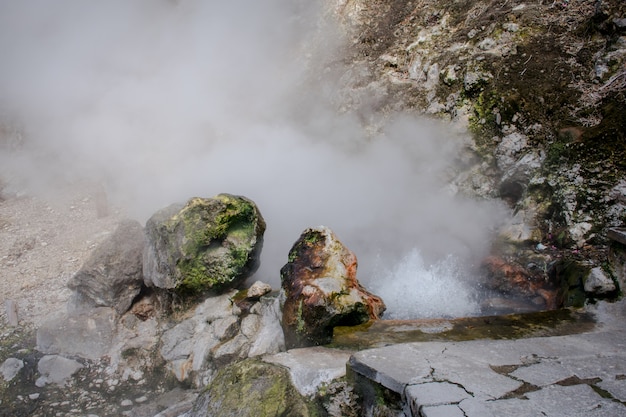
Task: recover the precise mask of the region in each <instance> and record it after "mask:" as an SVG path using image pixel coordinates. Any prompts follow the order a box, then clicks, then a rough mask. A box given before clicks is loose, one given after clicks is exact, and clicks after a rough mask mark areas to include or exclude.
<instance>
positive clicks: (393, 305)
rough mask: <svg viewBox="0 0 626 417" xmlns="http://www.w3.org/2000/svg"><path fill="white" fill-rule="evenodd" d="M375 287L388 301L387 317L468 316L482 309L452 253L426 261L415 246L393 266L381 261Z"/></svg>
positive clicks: (386, 301)
mask: <svg viewBox="0 0 626 417" xmlns="http://www.w3.org/2000/svg"><path fill="white" fill-rule="evenodd" d="M376 275H377V280H376V283H377V284H374V286H373V288H372V289H373V291H374V292H375V293H376V294H377V295H379V296H380V297H382V298H383V300H384V301H385V303H386V304H387V311H385V314H384V318H386V319H399V320H405V319H413V318H435V317H465V316H474V315H477V314H479V313H480V305H479V304H478V302H477V296H478V294H477V291H476V288H475V287H473V286H471V285H469V282H468V279H467V272H465V274H464V272H463V268H462V267H461V266H460V265H459V263H458V261H457V260H456V259H455V258H454V257H453V256H451V255H450V256H447V257H445V258H444V259H441V260H439V261H438V262H436V263H434V264H426V263H425V261H424V259H423V257H422V255H421V254H420V252H419V250H417V249H413V250H411V251H410V252H409V253H408V254H406V255H405V256H404V257H403V258H402V259H401V260H400V261H399V262H398V263H397V264H395V265H393V266H391V267H390V266H389V265H385V264H380V265H379V266H378V270H377V271H376Z"/></svg>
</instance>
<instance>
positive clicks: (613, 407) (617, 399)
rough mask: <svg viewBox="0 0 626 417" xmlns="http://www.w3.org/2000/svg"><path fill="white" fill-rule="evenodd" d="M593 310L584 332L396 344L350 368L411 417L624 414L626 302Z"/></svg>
mask: <svg viewBox="0 0 626 417" xmlns="http://www.w3.org/2000/svg"><path fill="white" fill-rule="evenodd" d="M592 309H595V311H594V313H595V314H596V316H597V320H598V325H597V326H596V328H595V329H594V330H593V331H592V332H589V333H585V334H577V335H567V336H552V337H534V338H527V339H517V340H475V341H466V342H418V343H406V344H396V345H391V346H387V347H381V348H375V349H369V350H363V351H360V352H357V353H355V354H353V355H352V356H351V357H350V360H349V362H348V366H349V367H350V368H351V369H352V371H354V372H356V373H357V374H359V375H361V376H363V377H365V378H368V379H370V380H371V381H374V382H376V383H378V384H381V385H383V386H384V387H386V388H388V389H390V390H391V391H394V392H396V393H398V394H399V395H400V396H401V398H402V401H403V403H404V412H405V414H406V415H407V416H412V417H418V416H419V417H444V416H445V417H457V416H458V417H488V416H494V417H501V416H516V417H519V416H528V417H530V416H533V417H534V416H567V417H573V416H581V417H582V416H585V417H588V416H598V417H599V416H626V314H625V313H626V304H625V303H624V301H623V300H622V301H620V302H619V303H613V304H610V303H600V304H599V305H598V306H597V307H592Z"/></svg>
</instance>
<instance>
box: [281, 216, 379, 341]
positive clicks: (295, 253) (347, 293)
mask: <svg viewBox="0 0 626 417" xmlns="http://www.w3.org/2000/svg"><path fill="white" fill-rule="evenodd" d="M356 271H357V259H356V256H355V255H354V253H353V252H352V251H350V250H349V249H348V248H346V247H345V246H344V245H343V244H342V243H341V242H340V241H339V240H338V239H337V237H336V236H335V234H334V233H333V232H332V231H331V230H330V229H328V228H326V227H318V228H311V229H307V230H305V231H304V232H303V233H302V235H301V236H300V238H299V239H298V240H297V241H296V243H294V245H293V247H292V248H291V251H290V252H289V262H288V263H287V264H286V265H285V266H283V268H282V269H281V285H282V290H283V292H284V298H285V300H284V302H283V318H282V324H283V328H284V330H285V342H286V344H287V347H289V348H292V347H302V346H314V345H321V344H326V343H328V342H330V340H331V338H332V332H333V327H335V326H339V325H345V326H350V325H358V324H362V323H365V322H367V321H369V320H372V319H377V318H379V317H380V315H381V314H382V313H383V311H384V310H385V304H384V303H383V301H382V300H381V299H380V298H379V297H377V296H375V295H373V294H371V293H369V292H367V290H365V289H364V288H363V287H362V286H361V284H359V282H358V280H357V277H356Z"/></svg>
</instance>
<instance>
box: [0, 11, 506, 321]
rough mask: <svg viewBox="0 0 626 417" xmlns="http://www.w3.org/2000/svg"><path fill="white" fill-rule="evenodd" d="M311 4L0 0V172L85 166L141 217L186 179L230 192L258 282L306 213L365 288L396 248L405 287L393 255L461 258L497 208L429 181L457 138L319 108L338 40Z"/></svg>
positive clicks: (475, 248)
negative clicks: (252, 210)
mask: <svg viewBox="0 0 626 417" xmlns="http://www.w3.org/2000/svg"><path fill="white" fill-rule="evenodd" d="M317 3H318V2H307V1H295V2H294V1H292V0H290V1H288V0H264V1H252V0H245V1H237V2H206V1H199V0H198V1H196V0H179V1H175V0H133V1H128V0H109V1H106V2H97V1H84V0H58V1H54V2H52V1H46V0H40V1H37V0H22V1H19V2H13V1H8V0H0V56H1V57H2V62H3V64H2V66H0V117H2V118H4V120H5V122H7V121H8V122H10V123H13V124H17V125H19V126H20V127H21V129H22V131H23V132H24V137H25V143H24V148H23V149H22V151H20V152H18V153H9V152H7V151H6V150H5V151H3V153H2V154H1V156H0V163H1V165H0V166H1V167H2V170H1V171H2V172H0V175H5V176H7V177H10V178H12V179H13V180H14V181H22V186H24V187H27V186H28V187H31V189H32V188H36V187H37V186H39V187H54V185H55V184H56V183H58V182H61V181H72V180H75V179H78V178H80V179H88V180H93V181H101V182H103V183H104V184H105V185H106V188H107V192H108V193H109V196H110V198H111V199H112V200H113V201H114V202H115V203H116V204H119V205H123V206H125V207H126V208H127V210H128V211H129V212H130V213H131V214H132V215H133V216H135V217H136V218H138V219H139V220H142V221H145V220H146V219H147V218H148V217H149V216H150V215H151V214H152V213H153V212H155V211H156V210H158V209H159V208H162V207H164V206H166V205H169V204H171V203H173V202H184V201H186V200H187V199H188V198H190V197H192V196H203V197H209V196H213V195H216V194H218V193H221V192H227V193H232V194H240V195H245V196H247V197H249V198H251V199H252V200H254V201H255V202H256V203H257V204H258V205H259V207H260V209H261V212H262V213H263V216H264V217H265V219H266V221H267V224H268V229H267V232H266V234H265V245H264V249H263V258H262V266H261V268H260V270H259V272H258V273H257V275H256V277H255V278H258V279H262V280H264V281H268V282H270V283H271V284H272V285H273V286H275V287H276V286H278V285H279V269H280V267H281V266H282V265H283V264H284V263H285V262H286V258H287V253H288V251H289V249H290V247H291V245H292V244H293V242H294V241H295V240H296V239H297V238H298V236H299V235H300V233H301V232H302V230H303V229H305V228H306V227H309V226H317V225H320V224H323V225H326V226H329V227H331V228H332V229H333V230H334V231H335V232H336V233H337V235H338V236H339V238H340V239H341V240H342V241H343V242H344V243H345V244H346V245H347V246H348V247H349V248H350V249H352V250H353V251H354V252H355V253H356V254H357V256H358V258H359V264H360V265H359V279H360V280H361V281H362V282H364V284H365V285H366V286H369V285H370V284H371V286H372V287H373V288H384V287H385V285H384V282H385V281H387V280H388V279H389V278H394V277H395V278H397V277H398V276H400V275H402V274H400V273H399V272H398V270H397V268H396V270H395V272H394V268H395V267H396V266H397V265H400V264H398V262H409V266H408V267H407V268H408V269H407V268H405V272H403V274H404V275H408V276H409V277H408V278H406V279H407V280H408V281H406V282H409V283H408V284H407V285H409V286H411V287H415V288H418V287H419V283H417V284H416V285H413V282H414V281H415V280H416V279H419V278H416V276H412V274H411V273H410V272H409V273H408V274H407V273H406V271H417V270H420V271H428V270H432V271H435V270H438V269H437V268H439V270H440V269H441V268H440V267H439V266H436V265H441V262H444V263H445V262H446V261H445V259H449V256H450V254H452V255H453V257H454V262H455V264H456V265H464V264H466V265H468V264H470V263H472V262H475V260H476V259H477V258H478V257H480V256H481V255H482V254H483V253H484V251H485V250H486V247H487V245H488V241H489V232H490V228H491V225H493V223H494V216H496V217H497V216H499V214H496V213H500V211H499V210H498V209H497V208H496V207H495V205H494V204H492V203H487V202H478V201H474V200H472V199H468V198H463V197H461V196H454V195H452V194H451V193H450V192H449V191H447V190H446V189H445V179H446V178H447V175H448V173H449V171H450V170H451V169H452V168H454V164H455V158H456V157H457V156H458V153H459V151H460V149H461V146H462V139H463V138H462V137H461V136H459V135H458V134H457V133H453V132H452V131H451V130H449V129H445V128H443V127H442V126H440V125H438V124H435V123H433V122H426V121H425V120H421V119H417V118H415V117H409V116H406V115H405V116H403V115H395V116H393V117H390V118H389V122H388V123H387V124H386V125H385V126H384V127H383V128H382V129H381V131H380V132H379V133H377V134H373V135H372V134H370V135H367V134H366V133H365V129H364V126H363V125H362V123H361V122H359V119H358V118H357V117H356V116H354V115H353V114H352V113H349V112H344V113H341V114H340V113H339V112H337V111H335V110H334V109H335V107H334V104H333V100H335V101H336V99H337V97H335V96H334V94H335V91H334V85H335V84H334V83H335V81H336V80H334V79H332V78H331V77H330V76H329V77H327V78H325V76H324V74H332V71H330V72H326V73H325V72H324V71H323V70H324V66H323V65H318V64H320V63H323V61H324V60H325V59H326V58H327V56H325V55H324V54H320V51H323V50H326V51H334V50H335V49H334V46H335V45H338V44H339V39H338V38H337V37H336V36H335V35H334V33H335V32H334V31H333V30H332V27H331V26H329V25H327V23H323V22H325V20H324V19H323V18H322V17H323V16H322V15H323V10H321V7H319V6H320V5H319V4H317ZM320 3H321V2H320ZM324 25H327V26H324ZM328 34H330V35H329V36H326V35H328ZM317 66H319V67H320V69H321V70H322V71H320V72H316V71H313V69H314V68H315V67H317ZM311 80H315V82H312V81H311ZM416 251H419V254H418V255H416V253H417V252H416ZM416 256H417V257H416ZM411 259H413V261H411ZM411 262H413V263H411ZM429 264H432V265H435V267H434V269H432V267H429V266H428V265H429ZM381 265H383V267H381ZM459 270H463V268H459ZM385 274H387V275H385ZM459 275H463V273H462V272H459V273H456V274H455V276H456V277H457V278H459V277H458V276H459ZM466 278H467V277H461V279H466ZM403 282H404V281H403ZM403 285H404V283H396V284H395V285H394V286H393V287H392V286H390V288H399V289H398V290H397V291H400V292H401V291H403V290H402V286H403ZM450 285H454V283H450ZM441 293H442V294H445V293H444V292H443V291H442V292H441ZM442 296H443V297H445V295H442ZM389 298H390V299H393V298H394V296H393V295H390V296H389ZM423 302H427V301H424V300H422V303H423ZM387 304H390V302H389V301H387ZM415 304H416V305H415V309H416V312H415V313H414V314H413V315H417V316H420V315H428V316H431V315H447V314H449V313H450V312H446V311H442V309H445V305H442V307H441V308H440V309H439V310H437V309H435V310H436V311H434V312H431V311H430V310H428V311H427V312H425V313H424V312H421V313H420V310H419V309H420V305H417V304H419V303H418V302H417V301H416V303H415ZM389 307H390V310H391V314H392V315H393V314H394V313H393V312H394V311H398V310H402V311H403V312H404V311H406V310H408V309H411V303H410V302H409V303H408V305H407V304H406V302H405V303H404V304H402V305H398V306H394V305H389ZM452 314H454V313H452ZM463 314H465V313H463Z"/></svg>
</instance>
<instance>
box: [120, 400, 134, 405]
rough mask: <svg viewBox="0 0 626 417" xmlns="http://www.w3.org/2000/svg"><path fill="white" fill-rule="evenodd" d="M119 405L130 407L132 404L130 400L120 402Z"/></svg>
mask: <svg viewBox="0 0 626 417" xmlns="http://www.w3.org/2000/svg"><path fill="white" fill-rule="evenodd" d="M120 405H121V406H122V407H130V406H131V405H133V402H132V401H131V400H122V402H121V403H120Z"/></svg>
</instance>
